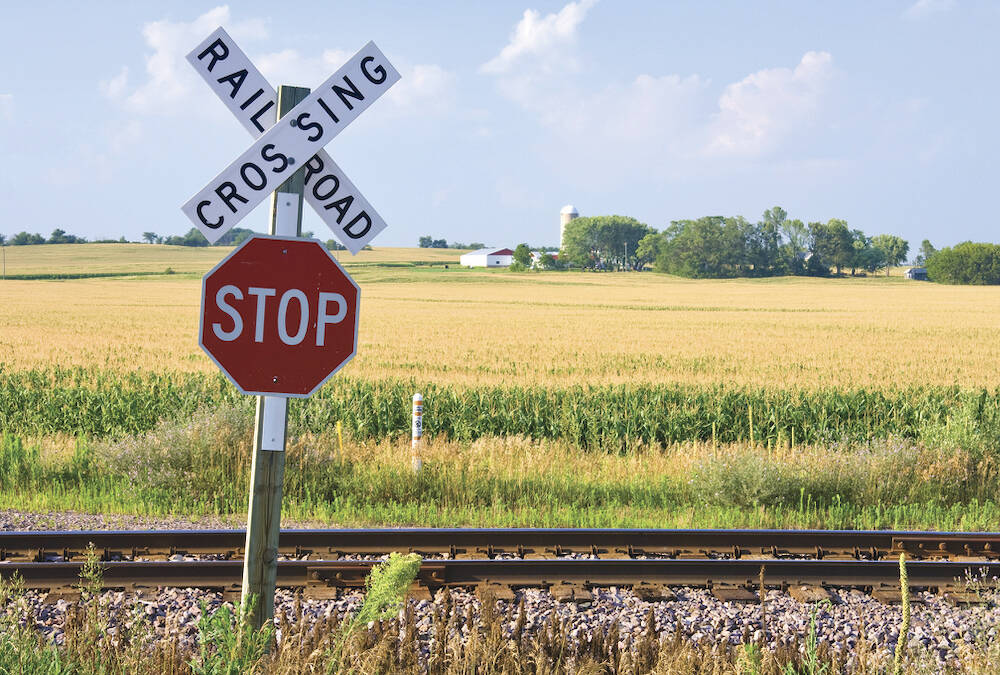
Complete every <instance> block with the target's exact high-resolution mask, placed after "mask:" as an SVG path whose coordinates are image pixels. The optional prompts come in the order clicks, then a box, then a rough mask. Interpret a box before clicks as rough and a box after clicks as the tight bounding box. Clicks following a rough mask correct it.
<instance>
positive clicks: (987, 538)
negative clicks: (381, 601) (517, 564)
mask: <svg viewBox="0 0 1000 675" xmlns="http://www.w3.org/2000/svg"><path fill="white" fill-rule="evenodd" d="M245 541H246V533H245V532H244V531H243V530H148V531H129V532H125V531H58V532H41V531H33V532H2V533H0V561H8V562H31V561H36V562H44V561H47V560H49V561H51V560H62V561H73V560H79V559H83V558H84V557H85V556H86V551H87V547H88V546H89V545H90V544H93V546H94V548H95V549H96V551H97V552H98V553H99V556H100V558H101V559H102V560H105V561H112V560H138V559H168V558H170V557H172V556H177V555H181V556H202V557H204V556H212V557H217V558H224V559H238V558H241V557H242V555H243V548H244V545H245ZM392 551H402V552H415V553H419V554H421V555H422V556H424V557H428V558H433V557H447V558H451V559H456V558H457V559H463V558H465V559H479V558H494V557H497V556H503V557H509V556H514V557H518V558H523V559H536V558H558V557H561V556H566V555H569V554H584V555H589V556H592V557H597V558H602V559H606V558H608V559H618V558H642V557H661V558H703V559H715V558H725V559H737V560H742V559H778V558H815V559H823V560H831V559H841V560H883V559H888V558H894V557H896V556H898V554H899V553H901V552H904V551H905V552H906V553H907V554H908V555H909V557H911V558H914V559H922V560H935V559H945V560H971V559H979V560H986V561H988V560H995V559H1000V533H997V532H909V531H900V532H896V531H853V530H639V529H445V528H403V529H363V530H284V531H282V532H281V538H280V543H279V555H280V556H282V557H284V558H293V559H303V558H308V559H337V558H342V557H345V556H358V555H376V556H378V555H383V554H386V553H390V552H392Z"/></svg>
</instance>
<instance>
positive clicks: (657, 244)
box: [635, 232, 665, 269]
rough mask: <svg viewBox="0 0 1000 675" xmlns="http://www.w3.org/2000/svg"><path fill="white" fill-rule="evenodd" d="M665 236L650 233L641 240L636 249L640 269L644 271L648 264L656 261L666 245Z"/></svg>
mask: <svg viewBox="0 0 1000 675" xmlns="http://www.w3.org/2000/svg"><path fill="white" fill-rule="evenodd" d="M664 243H665V242H664V239H663V235H662V234H660V233H657V232H650V233H649V234H647V235H646V236H645V237H643V238H642V239H640V240H639V244H638V245H637V246H636V247H635V262H636V266H637V268H638V269H642V268H643V267H645V266H646V265H647V264H649V263H652V262H653V261H654V260H656V257H657V256H658V255H660V252H661V250H662V248H663V245H664Z"/></svg>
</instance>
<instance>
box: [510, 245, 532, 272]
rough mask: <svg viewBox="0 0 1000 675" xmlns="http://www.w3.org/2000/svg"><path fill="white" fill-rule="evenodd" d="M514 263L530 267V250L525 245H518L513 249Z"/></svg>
mask: <svg viewBox="0 0 1000 675" xmlns="http://www.w3.org/2000/svg"><path fill="white" fill-rule="evenodd" d="M513 258H514V262H517V263H521V264H522V265H524V266H525V267H531V248H529V247H528V245H527V244H518V245H517V247H516V248H515V249H514V256H513Z"/></svg>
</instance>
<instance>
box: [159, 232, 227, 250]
mask: <svg viewBox="0 0 1000 675" xmlns="http://www.w3.org/2000/svg"><path fill="white" fill-rule="evenodd" d="M227 234H228V233H227ZM163 243H164V244H167V245H168V246H208V239H205V236H204V235H203V234H202V233H201V232H199V231H198V229H197V228H194V227H192V228H191V229H190V230H188V231H187V234H185V235H184V236H183V237H178V236H172V237H167V238H166V239H165V240H164V241H163Z"/></svg>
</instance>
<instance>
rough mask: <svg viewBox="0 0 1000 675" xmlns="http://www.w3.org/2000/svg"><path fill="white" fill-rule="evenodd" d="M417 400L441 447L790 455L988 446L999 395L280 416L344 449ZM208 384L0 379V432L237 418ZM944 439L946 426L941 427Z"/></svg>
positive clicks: (324, 408) (569, 392) (766, 396)
mask: <svg viewBox="0 0 1000 675" xmlns="http://www.w3.org/2000/svg"><path fill="white" fill-rule="evenodd" d="M418 387H419V389H420V391H421V392H422V393H423V394H424V399H425V401H426V403H425V413H424V414H425V423H426V425H427V428H428V430H430V431H431V432H433V433H434V434H436V435H438V436H443V437H447V438H449V439H452V440H460V441H473V440H476V439H478V438H483V437H493V436H527V437H530V438H534V439H559V440H563V441H566V442H568V443H572V444H573V445H575V446H577V447H579V448H581V449H602V450H610V449H618V450H623V451H624V450H627V449H628V448H629V447H631V446H633V445H635V444H647V445H667V444H671V443H678V442H684V441H715V442H719V443H729V442H741V441H750V442H758V443H761V444H764V445H775V446H783V445H787V444H789V443H791V441H792V440H793V438H794V440H795V441H796V442H797V443H817V442H828V443H829V442H838V441H845V440H847V441H855V442H859V441H867V440H871V439H884V438H889V437H890V436H896V437H903V438H919V437H922V436H923V435H926V434H929V433H932V432H933V433H938V434H939V435H940V434H941V433H946V434H948V435H951V434H954V433H961V434H966V435H968V436H970V438H968V439H965V440H966V441H968V442H974V441H975V440H976V438H979V440H981V441H986V440H990V441H993V440H997V439H1000V389H997V390H992V391H990V390H986V389H978V390H976V389H960V388H957V387H915V388H912V389H905V390H898V391H868V390H864V389H859V390H854V391H838V390H832V389H831V390H819V391H801V390H798V391H796V390H782V389H740V388H733V387H723V386H715V387H696V386H686V385H637V386H628V385H619V386H604V387H601V386H590V387H583V386H577V387H568V388H559V389H549V388H545V387H517V386H510V387H502V386H483V387H462V386H450V385H428V384H426V383H424V385H422V386H421V385H418V384H417V383H416V382H415V381H412V380H404V379H395V380H384V381H370V380H359V379H353V378H348V377H338V378H335V379H334V380H332V381H331V382H330V383H329V384H327V386H325V387H324V388H323V389H322V390H320V391H319V392H318V393H317V394H316V395H314V396H313V397H311V398H309V399H306V400H305V401H293V402H292V405H291V406H290V413H289V414H290V416H291V420H292V422H293V423H294V424H297V425H298V426H299V427H300V428H301V429H302V430H303V431H308V432H311V433H321V432H323V431H326V430H329V429H332V428H333V427H334V426H335V425H336V423H337V422H338V421H340V422H342V423H343V425H344V427H345V428H346V429H347V430H348V431H349V432H350V433H351V435H352V436H354V437H355V438H358V439H376V440H378V439H385V438H393V437H395V436H398V435H400V434H403V433H406V431H407V429H408V428H409V423H410V419H409V414H410V411H409V401H410V399H411V397H412V395H413V393H414V392H415V391H417V390H418ZM252 405H253V399H252V397H247V396H243V395H241V394H239V393H238V392H237V391H236V389H235V388H234V387H233V386H232V385H231V384H229V383H228V381H227V380H226V379H225V378H224V377H223V376H222V375H201V374H180V373H173V374H158V373H144V372H134V373H127V374H120V373H116V372H112V371H102V370H100V369H96V368H91V369H82V368H71V369H63V368H50V369H36V370H27V371H5V370H2V369H0V429H3V430H6V431H8V432H11V433H16V434H21V435H32V436H34V435H44V434H54V433H58V434H71V435H81V436H86V437H92V438H101V437H107V436H110V437H115V436H121V435H124V434H136V433H142V432H144V431H148V430H150V429H152V428H154V427H155V426H156V425H157V424H159V423H160V422H161V421H163V420H168V419H176V418H181V417H184V416H187V415H190V414H191V413H193V412H194V411H195V410H197V409H198V408H201V407H209V408H212V407H219V406H235V407H238V408H241V409H243V410H250V409H251V407H252ZM953 427H954V428H953Z"/></svg>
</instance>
